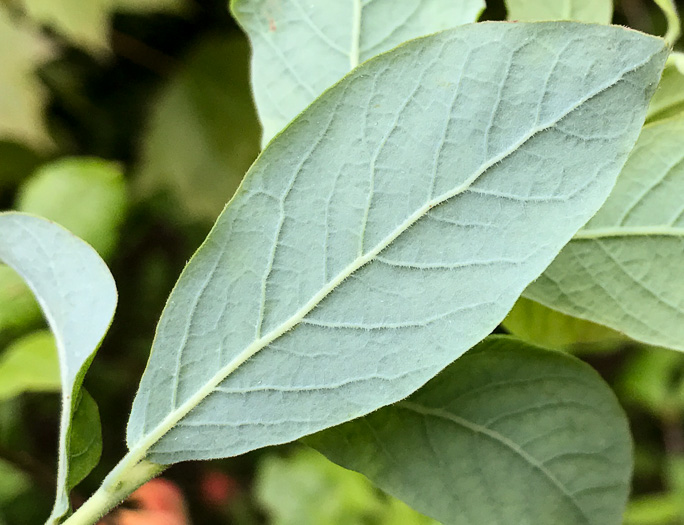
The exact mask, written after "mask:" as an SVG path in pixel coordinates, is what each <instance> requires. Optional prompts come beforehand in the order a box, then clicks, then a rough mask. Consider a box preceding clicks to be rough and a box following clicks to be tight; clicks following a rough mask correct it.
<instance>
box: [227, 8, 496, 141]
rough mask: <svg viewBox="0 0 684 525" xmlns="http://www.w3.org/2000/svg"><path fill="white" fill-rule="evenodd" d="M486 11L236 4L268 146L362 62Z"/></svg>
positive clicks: (474, 19)
mask: <svg viewBox="0 0 684 525" xmlns="http://www.w3.org/2000/svg"><path fill="white" fill-rule="evenodd" d="M484 7H485V3H484V0H343V1H335V2H328V1H325V0H318V1H315V2H309V1H304V0H284V1H280V2H274V1H273V0H256V1H255V0H233V1H232V3H231V10H232V12H233V16H234V17H235V18H236V19H237V21H238V22H239V23H240V25H241V26H242V27H243V29H244V30H245V32H246V33H247V35H248V36H249V38H250V41H251V43H252V51H253V57H252V87H253V89H254V98H255V101H256V106H257V111H258V113H259V119H260V120H261V124H262V126H263V136H262V145H265V144H267V143H268V142H269V141H270V140H271V139H272V138H273V136H274V135H275V134H276V133H278V132H279V131H280V130H281V129H283V128H284V127H285V125H286V124H287V123H288V122H290V121H291V120H292V119H293V118H294V117H295V116H296V115H297V114H298V113H299V112H300V111H302V110H303V109H304V108H305V107H306V106H308V105H309V104H310V103H311V102H312V101H313V100H314V99H315V98H316V97H318V96H319V95H320V94H321V93H322V92H323V91H324V90H325V89H327V88H329V87H330V86H331V85H333V84H334V83H335V82H337V81H338V80H339V79H340V78H342V77H343V76H344V75H345V74H347V73H348V72H349V71H351V70H352V69H353V68H354V67H356V66H357V65H358V64H360V63H361V62H364V61H365V60H368V59H369V58H371V57H373V56H375V55H377V54H379V53H382V52H384V51H387V50H389V49H392V48H393V47H395V46H397V45H399V44H401V43H402V42H405V41H406V40H410V39H412V38H416V37H419V36H423V35H427V34H429V33H434V32H436V31H440V30H443V29H449V28H452V27H456V26H458V25H461V24H467V23H469V22H475V21H476V20H477V18H478V16H479V15H480V13H481V12H482V10H483V9H484Z"/></svg>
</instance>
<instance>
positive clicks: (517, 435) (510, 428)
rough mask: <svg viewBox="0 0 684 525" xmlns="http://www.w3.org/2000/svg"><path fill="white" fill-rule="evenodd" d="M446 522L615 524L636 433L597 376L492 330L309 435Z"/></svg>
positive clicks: (320, 446) (343, 462) (318, 444)
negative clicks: (370, 408)
mask: <svg viewBox="0 0 684 525" xmlns="http://www.w3.org/2000/svg"><path fill="white" fill-rule="evenodd" d="M304 441H305V442H306V443H308V444H310V445H312V446H314V447H315V448H317V449H318V450H320V451H321V452H323V453H324V454H325V455H326V456H328V457H329V458H330V459H332V460H333V461H334V462H335V463H337V464H339V465H342V466H344V467H347V468H350V469H352V470H356V471H358V472H361V473H362V474H364V475H366V476H367V477H368V478H369V479H370V480H371V481H372V482H373V483H374V484H376V485H377V486H378V487H380V488H382V489H383V490H385V491H387V492H389V493H390V494H392V495H393V496H396V497H398V498H400V499H402V500H404V501H405V502H407V503H408V504H409V505H411V506H412V507H414V508H415V509H416V510H418V511H420V512H423V513H425V514H427V515H430V516H432V517H433V518H435V519H438V520H439V521H441V522H443V523H448V524H449V525H479V524H483V523H487V524H491V525H508V524H510V523H529V524H533V523H535V524H536V523H553V524H554V525H578V524H583V525H618V524H620V523H622V514H623V512H624V510H625V504H626V502H627V496H628V494H629V487H630V477H631V469H632V444H631V437H630V433H629V427H628V423H627V419H626V417H625V414H624V412H623V411H622V409H621V408H620V405H619V404H618V402H617V400H616V399H615V396H614V394H613V393H612V391H611V390H610V388H609V387H608V385H607V384H606V383H605V382H604V381H603V380H602V379H601V377H600V376H599V375H598V374H597V373H596V372H595V371H594V370H593V369H592V368H591V367H589V366H588V365H586V364H584V363H582V362H581V361H579V360H577V359H575V358H573V357H570V356H568V355H565V354H561V353H557V352H553V351H549V350H544V349H541V348H538V347H535V346H531V345H527V344H525V343H522V342H520V341H518V340H516V339H513V338H509V337H501V336H495V337H490V338H488V339H486V340H485V341H483V342H482V343H480V344H479V345H478V346H476V347H475V348H474V349H472V350H471V351H469V352H468V353H466V354H465V355H464V356H463V357H461V358H460V359H459V360H458V361H456V362H455V363H453V364H452V365H450V366H449V367H448V368H447V369H446V370H444V371H443V372H442V373H441V374H439V375H438V376H437V377H435V378H434V379H433V380H432V381H430V382H429V383H428V384H427V385H425V386H424V387H423V388H421V389H420V390H419V391H418V392H416V393H415V394H413V395H412V396H411V397H409V398H408V399H407V400H405V401H401V402H399V403H397V404H395V405H391V406H388V407H385V408H382V409H381V410H378V411H376V412H374V413H372V414H370V415H368V416H366V417H364V418H361V419H359V420H357V421H352V422H350V423H346V424H344V425H341V426H339V427H335V428H331V429H328V430H325V431H324V432H321V433H319V434H316V435H314V436H310V437H307V438H306V439H305V440H304Z"/></svg>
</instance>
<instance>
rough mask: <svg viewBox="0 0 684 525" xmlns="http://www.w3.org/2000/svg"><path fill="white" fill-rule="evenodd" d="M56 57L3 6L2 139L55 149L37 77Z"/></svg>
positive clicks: (0, 6)
mask: <svg viewBox="0 0 684 525" xmlns="http://www.w3.org/2000/svg"><path fill="white" fill-rule="evenodd" d="M52 55H53V50H52V48H51V47H50V45H49V43H48V41H47V40H45V39H44V38H43V37H42V36H41V35H40V34H39V33H38V31H36V30H35V29H34V28H33V27H29V26H27V25H26V24H25V23H24V22H23V21H22V20H18V19H15V18H13V17H12V16H10V13H9V12H8V10H7V8H6V7H5V5H4V4H3V3H1V2H0V64H2V67H0V93H2V96H0V138H2V139H9V140H14V141H17V142H26V143H27V144H29V145H31V147H33V148H36V149H47V148H49V147H50V146H51V145H52V141H51V139H50V138H49V135H48V133H47V130H46V129H45V123H44V120H43V110H44V108H45V104H46V101H45V98H46V90H45V88H44V86H43V85H42V84H41V82H40V80H39V79H38V76H37V75H36V73H35V70H36V69H37V68H38V66H40V65H41V64H43V63H44V62H46V61H47V60H49V59H50V58H51V57H52Z"/></svg>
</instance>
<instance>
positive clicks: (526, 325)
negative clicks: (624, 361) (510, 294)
mask: <svg viewBox="0 0 684 525" xmlns="http://www.w3.org/2000/svg"><path fill="white" fill-rule="evenodd" d="M502 324H503V326H504V328H505V329H506V330H508V331H509V332H510V333H512V334H513V335H515V336H517V337H519V338H520V339H522V340H524V341H527V342H529V343H533V344H537V345H540V346H543V347H545V348H556V349H570V348H572V347H576V346H577V345H584V344H586V343H600V342H617V341H620V340H621V339H625V340H626V339H627V338H626V337H625V336H624V335H622V334H620V333H618V332H616V331H614V330H611V329H610V328H608V327H606V326H603V325H600V324H596V323H592V322H591V321H587V320H586V319H579V318H577V317H572V316H569V315H565V314H563V313H561V312H558V311H556V310H552V309H551V308H549V307H547V306H544V305H543V304H539V303H537V302H535V301H530V300H529V299H527V298H525V297H521V298H520V299H518V300H517V301H516V303H515V306H514V307H513V309H512V310H511V311H510V312H508V315H507V316H506V319H504V320H503V323H502Z"/></svg>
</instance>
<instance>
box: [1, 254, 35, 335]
mask: <svg viewBox="0 0 684 525" xmlns="http://www.w3.org/2000/svg"><path fill="white" fill-rule="evenodd" d="M40 319H41V314H40V306H39V305H38V302H37V301H36V298H35V297H34V295H33V293H31V290H30V289H29V287H28V286H27V285H26V283H25V282H24V280H23V279H22V278H21V277H20V276H19V274H17V272H15V271H14V270H13V269H12V268H10V267H9V266H4V265H2V264H0V343H4V342H6V341H8V340H9V339H10V338H11V337H13V336H16V335H19V334H21V333H23V332H26V331H27V330H28V329H29V328H32V327H34V326H36V325H38V324H39V322H40Z"/></svg>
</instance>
